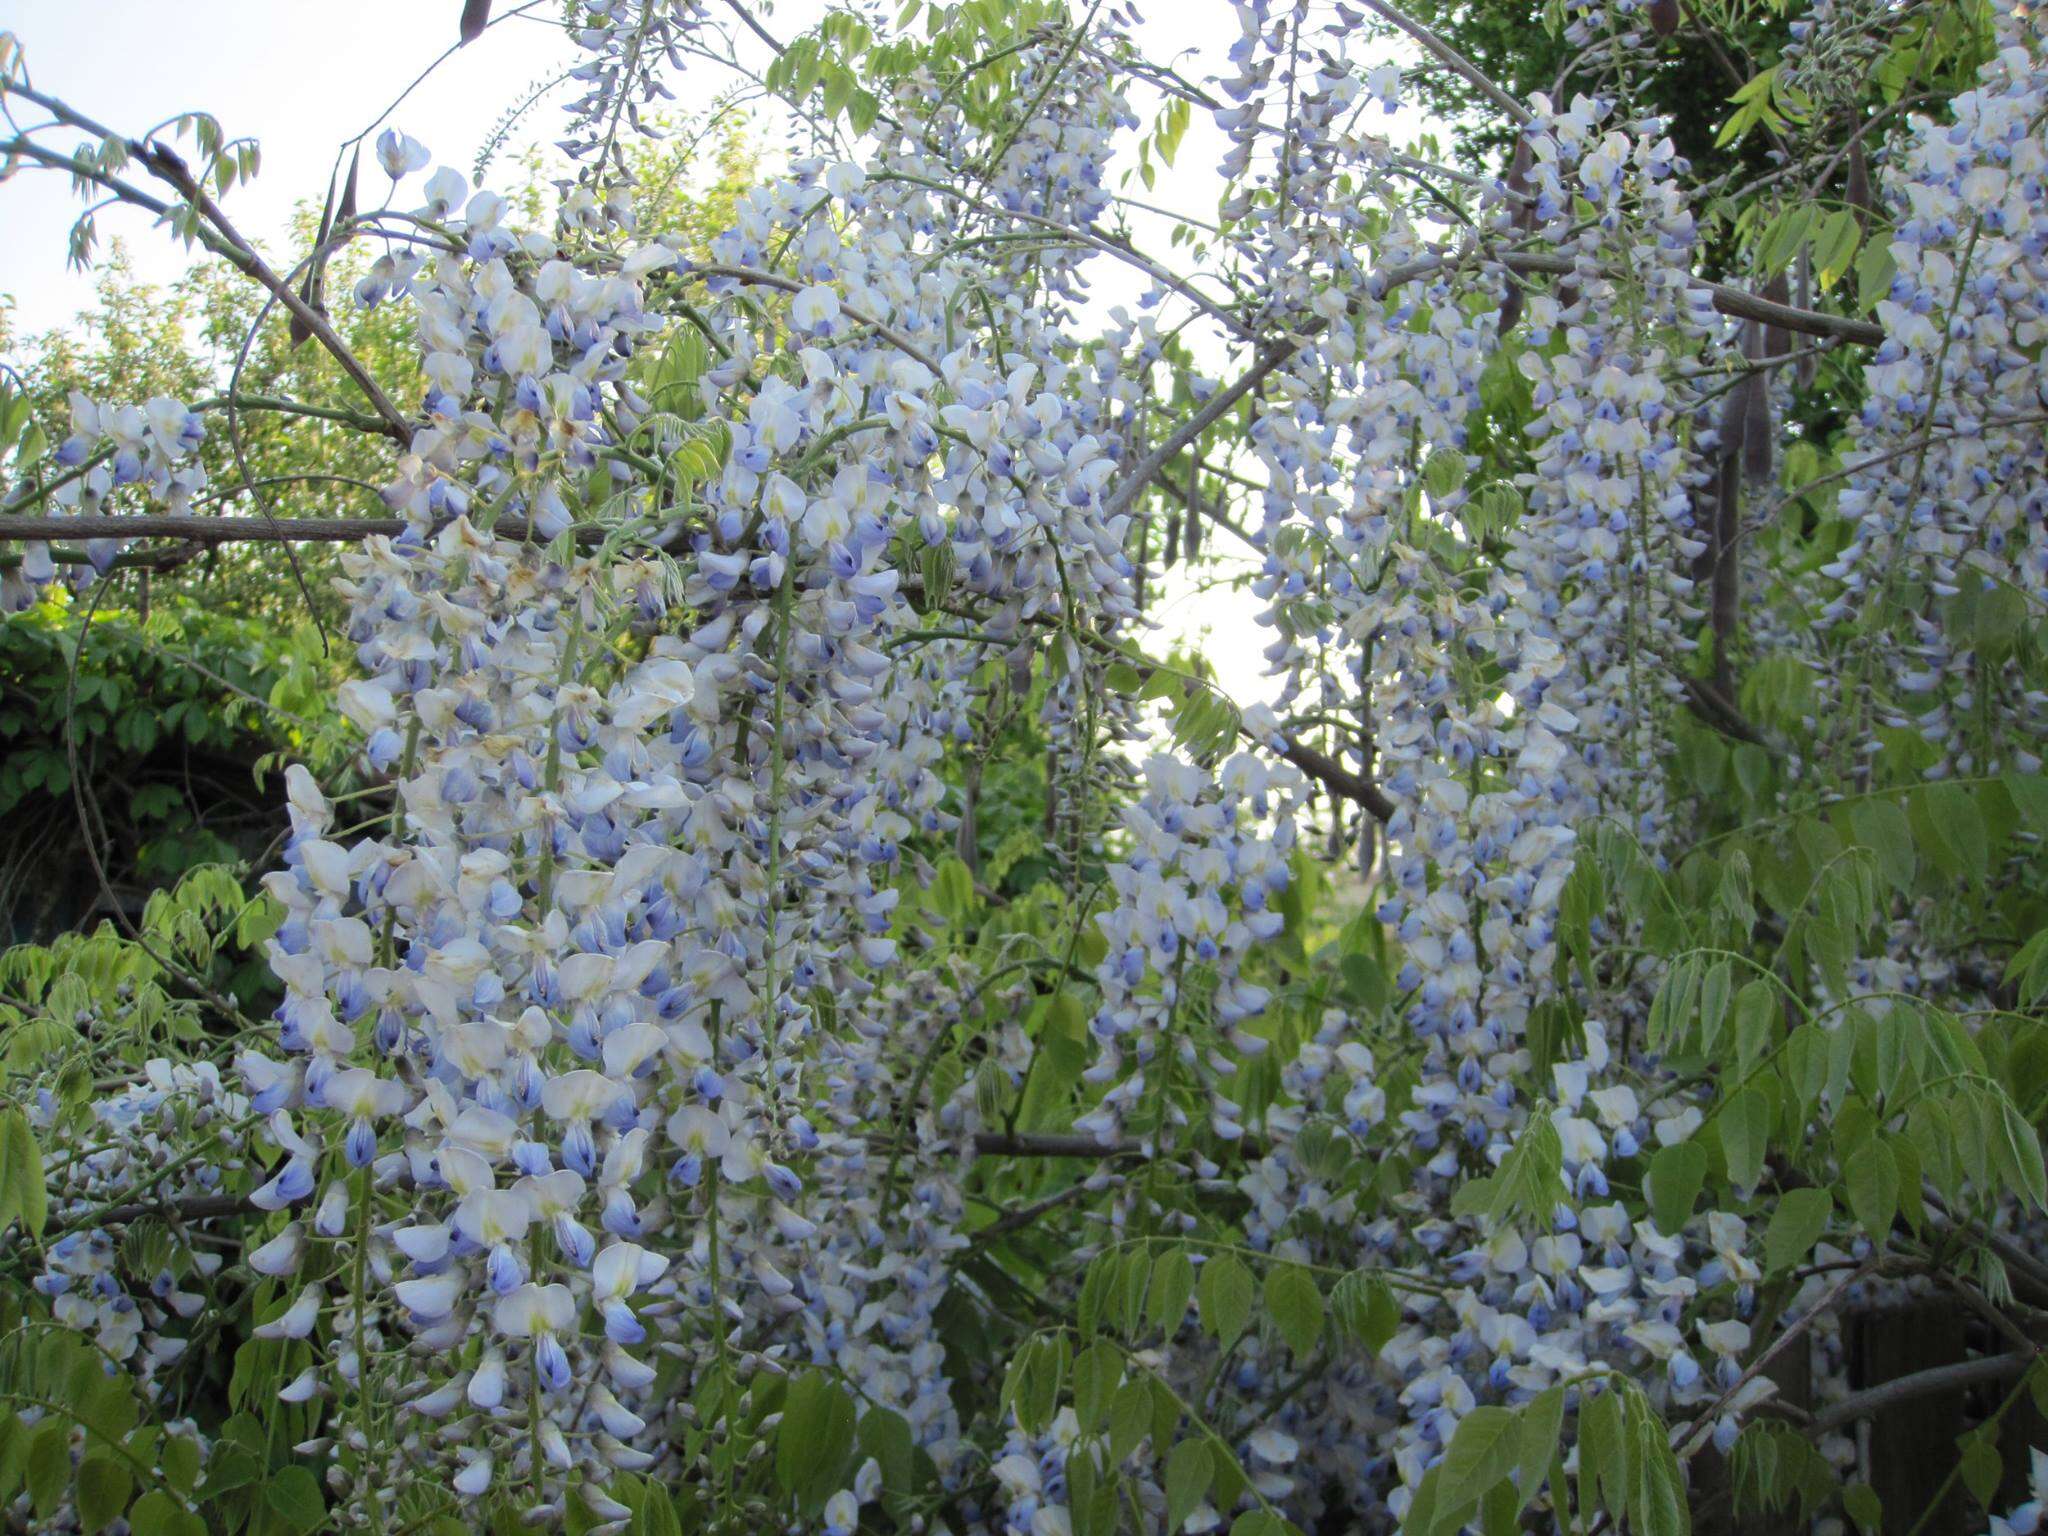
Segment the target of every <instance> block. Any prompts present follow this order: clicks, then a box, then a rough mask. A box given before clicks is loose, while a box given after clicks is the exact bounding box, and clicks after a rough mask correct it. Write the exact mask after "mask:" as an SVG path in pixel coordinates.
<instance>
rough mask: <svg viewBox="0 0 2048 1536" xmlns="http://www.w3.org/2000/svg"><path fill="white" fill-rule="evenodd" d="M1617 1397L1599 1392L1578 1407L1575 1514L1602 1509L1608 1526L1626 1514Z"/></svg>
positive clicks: (1625, 1455) (1622, 1433)
mask: <svg viewBox="0 0 2048 1536" xmlns="http://www.w3.org/2000/svg"><path fill="white" fill-rule="evenodd" d="M1625 1429H1626V1425H1625V1421H1624V1418H1623V1414H1622V1407H1621V1394H1620V1392H1619V1391H1617V1390H1611V1389H1610V1390H1608V1391H1605V1392H1599V1393H1596V1394H1594V1395H1593V1396H1591V1397H1589V1398H1587V1399H1586V1400H1585V1401H1584V1402H1582V1403H1581V1404H1580V1405H1579V1515H1580V1518H1581V1519H1582V1520H1588V1523H1589V1524H1590V1520H1589V1519H1588V1517H1589V1515H1590V1512H1591V1511H1592V1510H1593V1509H1595V1508H1604V1509H1605V1510H1606V1511H1607V1515H1608V1524H1610V1525H1613V1526H1619V1525H1620V1524H1621V1522H1622V1521H1623V1520H1624V1519H1625V1518H1626V1517H1627V1515H1628V1442H1627V1439H1626V1436H1625Z"/></svg>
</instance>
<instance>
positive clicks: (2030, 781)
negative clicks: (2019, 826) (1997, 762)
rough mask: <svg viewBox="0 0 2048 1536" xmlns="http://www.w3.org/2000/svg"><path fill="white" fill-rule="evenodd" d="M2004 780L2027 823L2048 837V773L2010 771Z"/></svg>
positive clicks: (2009, 793) (2007, 789)
mask: <svg viewBox="0 0 2048 1536" xmlns="http://www.w3.org/2000/svg"><path fill="white" fill-rule="evenodd" d="M2003 782H2004V784H2005V792H2006V793H2007V794H2008V795H2010V796H2011V797H2012V803H2013V804H2014V805H2015V806H2017V807H2018V808H2019V813H2020V816H2021V817H2022V818H2023V819H2024V820H2025V821H2026V824H2027V825H2028V826H2030V827H2032V828H2033V829H2034V830H2035V831H2036V832H2038V833H2040V834H2041V835H2042V836H2043V837H2048V774H2041V773H2008V774H2007V775H2006V776H2005V778H2004V780H2003Z"/></svg>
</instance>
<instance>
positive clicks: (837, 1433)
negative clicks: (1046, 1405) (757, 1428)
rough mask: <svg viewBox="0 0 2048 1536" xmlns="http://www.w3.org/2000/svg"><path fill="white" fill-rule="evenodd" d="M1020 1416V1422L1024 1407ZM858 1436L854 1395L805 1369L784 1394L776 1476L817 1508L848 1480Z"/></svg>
mask: <svg viewBox="0 0 2048 1536" xmlns="http://www.w3.org/2000/svg"><path fill="white" fill-rule="evenodd" d="M1034 1342H1036V1341H1034ZM1031 1349H1032V1345H1031V1344H1026V1345H1025V1346H1024V1348H1023V1349H1022V1350H1020V1351H1019V1352H1018V1360H1017V1364H1016V1365H1014V1366H1013V1367H1012V1370H1013V1373H1014V1372H1015V1370H1016V1369H1017V1368H1018V1367H1019V1366H1023V1365H1024V1363H1025V1361H1026V1358H1027V1357H1028V1356H1029V1355H1030V1352H1031ZM1018 1417H1019V1420H1020V1422H1021V1421H1022V1420H1023V1417H1024V1415H1023V1413H1022V1411H1021V1410H1020V1412H1019V1414H1018ZM1046 1417H1047V1418H1048V1419H1049V1418H1050V1417H1051V1415H1050V1413H1048V1414H1047V1415H1046ZM853 1441H854V1407H853V1399H852V1398H850V1397H848V1396H847V1395H846V1390H845V1388H843V1387H841V1386H840V1385H839V1383H838V1382H836V1381H834V1380H833V1379H832V1378H831V1377H829V1376H827V1375H825V1374H824V1373H823V1372H822V1371H806V1372H805V1373H804V1374H803V1375H801V1376H799V1377H797V1379H796V1380H795V1381H793V1382H791V1383H790V1385H789V1392H788V1395H787V1396H786V1397H784V1399H783V1406H782V1425H781V1428H780V1429H778V1430H777V1431H776V1438H775V1478H776V1481H777V1482H779V1483H781V1484H782V1486H783V1487H784V1488H785V1489H786V1490H788V1492H789V1493H790V1494H792V1495H793V1496H794V1497H795V1499H796V1501H797V1505H798V1507H799V1508H801V1509H802V1510H803V1511H804V1512H805V1513H807V1514H810V1513H815V1512H816V1511H817V1510H819V1509H822V1508H823V1507H824V1504H825V1501H826V1500H827V1499H829V1498H831V1497H832V1495H833V1494H835V1493H837V1492H838V1491H839V1489H840V1486H841V1484H842V1483H843V1482H844V1481H845V1472H846V1464H847V1461H848V1460H849V1459H850V1458H851V1456H852V1454H853Z"/></svg>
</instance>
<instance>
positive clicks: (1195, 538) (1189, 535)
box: [1180, 508, 1202, 560]
mask: <svg viewBox="0 0 2048 1536" xmlns="http://www.w3.org/2000/svg"><path fill="white" fill-rule="evenodd" d="M1201 551H1202V519H1201V516H1200V514H1199V513H1197V512H1195V511H1194V510H1193V509H1192V508H1191V509H1189V512H1188V520H1187V523H1186V524H1185V525H1184V526H1183V528H1182V530H1181V536H1180V552H1181V554H1182V555H1183V556H1185V557H1186V558H1187V559H1189V560H1192V559H1194V558H1195V556H1196V555H1198V554H1200V553H1201Z"/></svg>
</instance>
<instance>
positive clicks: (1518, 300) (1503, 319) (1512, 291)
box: [1494, 282, 1522, 336]
mask: <svg viewBox="0 0 2048 1536" xmlns="http://www.w3.org/2000/svg"><path fill="white" fill-rule="evenodd" d="M1521 318H1522V285H1521V284H1520V283H1513V282H1511V283H1509V284H1508V292H1507V297H1506V298H1504V299H1502V300H1501V301H1500V324H1499V326H1498V327H1496V329H1495V331H1494V334H1495V335H1496V336H1505V335H1507V333H1508V332H1509V331H1512V330H1513V329H1514V328H1515V324H1516V322H1517V321H1519V320H1520V319H1521Z"/></svg>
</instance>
